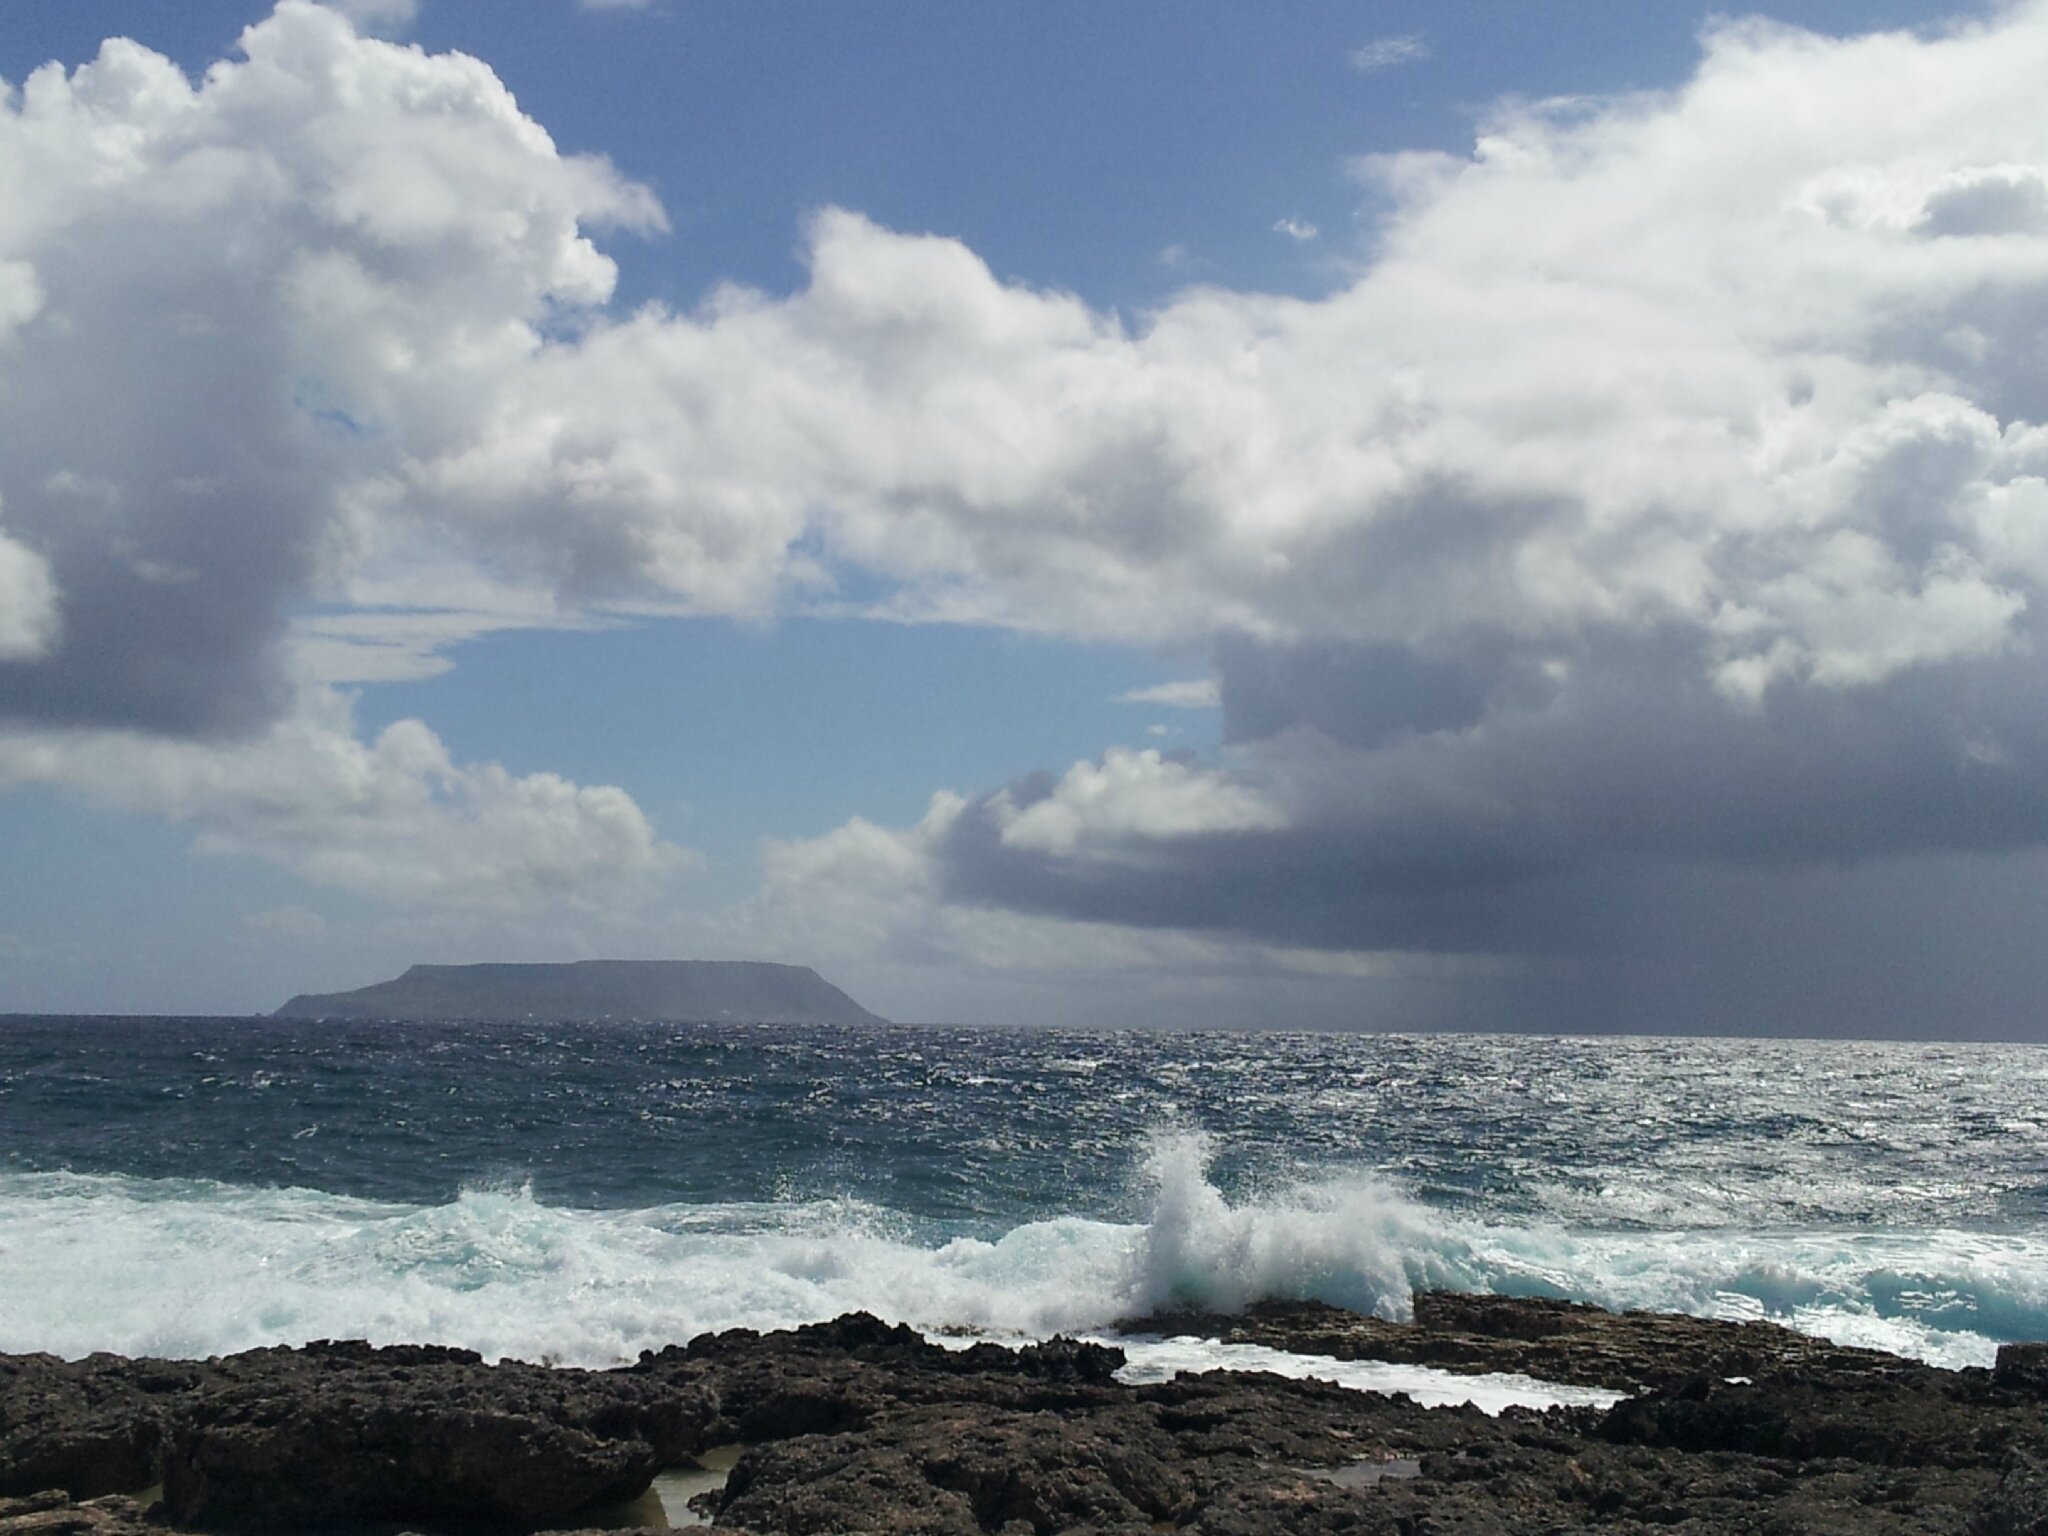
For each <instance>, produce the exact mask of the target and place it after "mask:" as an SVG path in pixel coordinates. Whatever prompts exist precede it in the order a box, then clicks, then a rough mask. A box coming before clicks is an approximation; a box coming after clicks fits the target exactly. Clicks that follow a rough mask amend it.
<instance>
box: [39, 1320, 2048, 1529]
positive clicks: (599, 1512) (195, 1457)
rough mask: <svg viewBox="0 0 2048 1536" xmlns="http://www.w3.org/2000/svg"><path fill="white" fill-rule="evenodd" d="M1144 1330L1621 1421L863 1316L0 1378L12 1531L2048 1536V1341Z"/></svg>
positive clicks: (1559, 1323) (330, 1349) (1682, 1324)
mask: <svg viewBox="0 0 2048 1536" xmlns="http://www.w3.org/2000/svg"><path fill="white" fill-rule="evenodd" d="M1122 1330H1123V1336H1124V1337H1125V1338H1126V1339H1136V1338H1137V1337H1139V1336H1140V1335H1141V1333H1143V1332H1147V1331H1149V1332H1151V1333H1153V1334H1159V1333H1167V1332H1174V1331H1181V1332H1186V1333H1190V1334H1192V1333H1196V1332H1205V1333H1207V1334H1208V1336H1209V1337H1212V1338H1222V1339H1224V1340H1240V1341H1243V1342H1247V1343H1250V1342H1257V1343H1261V1344H1265V1345H1268V1346H1271V1347H1275V1348H1288V1349H1290V1350H1292V1351H1294V1352H1297V1353H1302V1354H1307V1353H1325V1352H1327V1353H1328V1354H1331V1355H1337V1356H1341V1357H1345V1358H1350V1359H1362V1358H1375V1357H1376V1358H1383V1359H1390V1360H1401V1361H1428V1362H1431V1363H1434V1364H1436V1365H1438V1366H1440V1367H1442V1368H1444V1369H1447V1370H1450V1371H1454V1372H1486V1371H1526V1370H1532V1369H1533V1370H1540V1371H1543V1372H1546V1373H1548V1374H1550V1375H1551V1376H1552V1378H1553V1379H1560V1378H1561V1379H1571V1380H1578V1381H1581V1382H1586V1383H1591V1384H1596V1385H1600V1386H1604V1387H1606V1388H1609V1389H1611V1393H1612V1398H1613V1400H1612V1401H1611V1403H1603V1404H1591V1405H1581V1406H1566V1407H1553V1408H1550V1409H1547V1410H1545V1411H1541V1412H1538V1411H1536V1410H1534V1409H1530V1408H1508V1409H1507V1410H1505V1411H1504V1412H1502V1413H1501V1414H1499V1415H1498V1416H1490V1415H1488V1414H1485V1413H1482V1412H1480V1411H1479V1410H1478V1409H1476V1408H1473V1407H1470V1406H1465V1407H1439V1408H1426V1407H1423V1406H1421V1405H1419V1404H1418V1403H1416V1402H1414V1401H1412V1400H1411V1399H1410V1398H1408V1397H1406V1396H1404V1395H1399V1394H1395V1395H1387V1394H1382V1393H1378V1392H1365V1391H1357V1390H1353V1389H1350V1388H1346V1387H1342V1386H1337V1385H1332V1384H1329V1383H1327V1382H1322V1381H1313V1380H1296V1379H1290V1378H1288V1377H1283V1376H1279V1375H1272V1374H1265V1373H1261V1372H1249V1371H1211V1372H1206V1373H1203V1374H1199V1375H1184V1376H1178V1377H1175V1378H1173V1379H1171V1380H1164V1381H1159V1380H1153V1381H1149V1382H1132V1381H1126V1380H1124V1379H1122V1374H1121V1373H1122V1368H1123V1366H1124V1364H1125V1356H1124V1352H1123V1350H1121V1349H1119V1348H1116V1347H1114V1346H1113V1345H1109V1344H1105V1343H1096V1342H1085V1341H1074V1340H1065V1339H1054V1340H1052V1341H1050V1342H1048V1343H1043V1344H1033V1345H1027V1346H1025V1347H1023V1348H1018V1349H1012V1348H1004V1347H1001V1346H998V1345H995V1344H990V1343H981V1344H976V1345H974V1346H972V1347H971V1348H966V1349H959V1348H943V1347H941V1346H939V1345H937V1344H934V1343H932V1342H930V1341H928V1340H926V1339H925V1338H923V1337H921V1336H920V1335H919V1334H917V1333H915V1332H913V1331H912V1330H911V1329H909V1328H905V1327H900V1326H896V1327H892V1326H890V1325H888V1324H885V1323H883V1322H880V1321H878V1320H877V1319H875V1318H873V1317H869V1316H867V1315H865V1314H853V1315H849V1316H846V1317H841V1318H839V1319H838V1320H837V1321H834V1322H829V1323H819V1324H813V1325H810V1326H807V1327H803V1328H798V1329H794V1330H790V1331H784V1332H778V1333H765V1334H764V1333H756V1332H753V1331H752V1330H748V1329H735V1330H732V1331H729V1332H726V1333H720V1334H710V1335H705V1336H703V1337H700V1338H698V1339H695V1340H693V1341H691V1342H690V1343H688V1344H687V1345H671V1346H669V1347H667V1348H665V1349H661V1350H658V1351H647V1352H645V1353H643V1354H642V1355H641V1356H640V1358H639V1360H638V1361H637V1362H635V1363H633V1364H628V1365H622V1366H620V1367H618V1368H616V1369H612V1370H573V1369H558V1368H552V1367H548V1366H542V1365H528V1364H521V1363H517V1362H503V1363H499V1364H487V1363H486V1362H485V1361H484V1360H483V1359H482V1357H480V1356H479V1355H477V1354H474V1353H472V1352H470V1351H467V1350H459V1349H444V1348H436V1347H431V1346H418V1345H401V1346H395V1347H391V1348H385V1349H373V1348H371V1347H370V1346H369V1345H367V1344H361V1343H315V1344H309V1345H306V1346H304V1347H303V1348H297V1349H290V1348H272V1349H258V1350H252V1351H249V1352H247V1353H244V1354H239V1355H230V1356H226V1357H222V1358H216V1359H212V1360H207V1361H174V1360H127V1359H123V1358H121V1357H119V1356H115V1355H94V1356H92V1357H90V1358H88V1359H85V1360H78V1361H65V1360H60V1359H57V1358H56V1357H54V1356H51V1355H16V1356H0V1536H146V1533H150V1532H156V1533H159V1536H160V1533H161V1532H162V1531H164V1530H165V1529H166V1528H167V1527H168V1528H170V1529H174V1530H182V1529H193V1530H215V1531H236V1532H248V1533H255V1532H262V1533H265V1536H275V1533H279V1532H288V1531H296V1530H302V1529H325V1530H329V1531H332V1530H336V1529H354V1530H370V1529H376V1530H382V1531H385V1532H395V1531H400V1530H413V1529H419V1530H449V1531H465V1532H469V1533H471V1536H477V1533H484V1532H504V1533H507V1536H510V1533H513V1532H534V1531H540V1530H558V1531H559V1530H579V1531H580V1530H587V1529H591V1528H595V1527H598V1526H604V1527H607V1528H610V1529H613V1530H618V1529H621V1528H650V1527H651V1528H656V1529H659V1528H664V1527H666V1526H668V1525H670V1524H671V1523H672V1519H671V1517H672V1516H673V1517H674V1522H689V1523H702V1522H703V1521H704V1520H707V1519H708V1520H709V1521H710V1522H711V1523H713V1524H715V1525H716V1526H717V1527H719V1528H721V1529H727V1530H734V1531H741V1532H755V1533H759V1536H768V1533H786V1536H810V1533H823V1532H890V1533H905V1532H910V1533H925V1536H1054V1533H1057V1532H1079V1531H1086V1532H1090V1533H1096V1536H1153V1533H1156V1532H1159V1531H1168V1530H1171V1531H1184V1532H1189V1533H1193V1536H1268V1533H1270V1536H1282V1533H1287V1536H1296V1533H1304V1532H1306V1533H1311V1536H1313V1533H1323V1532H1328V1533H1336V1532H1353V1533H1361V1536H1396V1533H1405V1536H1414V1533H1421V1532H1430V1531H1436V1532H1446V1533H1448V1532H1463V1533H1468V1536H1491V1533H1496V1532H1499V1533H1519V1532H1536V1531H1547V1532H1569V1531H1614V1532H1617V1533H1619V1532H1640V1531H1644V1530H1649V1529H1657V1530H1662V1531H1675V1532H1679V1533H1691V1536H1713V1533H1722V1532H1728V1533H1733V1532H1763V1531H1798V1532H1801V1533H1809V1536H1852V1533H1853V1536H1888V1533H1889V1536H1906V1533H1909V1532H1910V1533H1928V1532H1953V1533H1956V1536H2033V1533H2039V1532H2041V1531H2044V1530H2048V1345H2041V1344H2012V1345H2007V1346H2005V1347H2004V1348H2003V1349H2002V1350H2001V1351H2000V1352H1999V1356H1998V1361H1997V1365H1996V1367H1995V1368H1993V1369H1982V1368H1973V1369H1969V1370H1961V1371H1951V1370H1942V1369H1937V1368H1935V1367H1933V1366H1929V1365H1925V1364H1920V1363H1917V1362H1914V1361H1909V1360H1904V1359H1900V1358H1897V1357H1895V1356H1891V1355H1886V1354H1880V1353H1877V1352H1875V1351H1871V1350H1862V1349H1850V1348H1845V1347H1841V1346H1837V1345H1833V1344H1829V1343H1826V1342H1825V1341H1822V1340H1818V1339H1814V1338H1810V1337H1807V1336H1805V1335H1802V1334H1797V1333H1793V1332H1791V1331H1789V1330H1787V1329H1784V1328H1781V1327H1778V1326H1776V1325H1774V1324H1771V1323H1731V1322H1714V1321H1708V1320H1702V1319H1699V1318H1692V1317H1677V1316H1665V1315H1660V1314H1652V1313H1630V1314H1627V1315H1623V1316H1617V1315H1615V1314H1612V1313H1607V1312H1603V1311H1600V1310H1598V1309H1596V1308H1592V1307H1586V1306H1579V1305H1574V1304H1571V1303H1565V1302H1554V1301H1541V1300H1520V1299H1509V1298H1500V1297H1472V1296H1451V1295H1441V1294H1424V1295H1419V1296H1417V1297H1416V1298H1415V1318H1414V1321H1412V1322H1408V1323H1390V1322H1386V1321H1382V1320H1378V1319H1369V1318H1363V1317H1359V1316H1357V1315H1355V1314H1351V1313H1346V1312H1341V1311H1338V1310H1337V1309H1335V1308H1331V1307H1326V1306H1321V1305H1319V1304H1316V1303H1301V1302H1285V1303H1271V1304H1266V1305H1261V1306H1255V1307H1253V1308H1251V1309H1249V1310H1248V1311H1247V1312H1246V1313H1245V1314H1241V1315H1232V1316H1228V1317H1225V1316H1218V1315H1213V1314H1201V1315H1197V1314H1185V1315H1181V1314H1169V1315H1164V1316H1159V1317H1154V1318H1149V1319H1144V1320H1134V1321H1131V1322H1128V1323H1126V1324H1124V1325H1122ZM1602 1396H1603V1397H1605V1396H1607V1394H1602Z"/></svg>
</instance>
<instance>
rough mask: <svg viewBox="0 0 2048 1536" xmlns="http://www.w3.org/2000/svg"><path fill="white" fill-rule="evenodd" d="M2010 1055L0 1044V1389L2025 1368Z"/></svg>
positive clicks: (2026, 1084) (589, 1037) (527, 1041)
mask: <svg viewBox="0 0 2048 1536" xmlns="http://www.w3.org/2000/svg"><path fill="white" fill-rule="evenodd" d="M2044 1090H2048V1052H2044V1051H2040V1050H2034V1049H2029V1048H2025V1047H1998V1046H1974V1045H1973V1046H1931V1045H1878V1044H1871V1043H1867V1042H1857V1043H1853V1044H1836V1043H1823V1042H1755V1041H1693V1040H1686V1041H1680V1040H1640V1039H1638V1040H1543V1039H1522V1038H1501V1037H1403V1036H1330V1035H1317V1036H1285V1035H1271V1034H1237V1035H1231V1034H1190V1035H1162V1034H1137V1033H1132V1034H1077V1033H1065V1032H1058V1031H1049V1032H989V1031H946V1030H922V1029H886V1030H838V1029H798V1028H782V1027H751V1028H750V1027H734V1026H702V1027H677V1026H670V1025H626V1024H611V1025H547V1026H532V1025H509V1026H498V1027H485V1026H466V1025H465V1026H450V1025H424V1024H409V1025H397V1024H390V1025H307V1024H282V1023H274V1022H267V1021H250V1020H123V1021H83V1020H70V1019H65V1020H35V1019H12V1020H4V1021H0V1296H4V1297H5V1298H6V1304H5V1305H4V1306H0V1349H5V1350H22V1349H33V1348H42V1349H52V1350H56V1351H58V1352H60V1353H66V1354H77V1353H83V1352H85V1351H88V1350H91V1349H96V1348H111V1349H120V1350H124V1351H127V1352H131V1353H134V1352H153V1353H164V1354H208V1353H214V1352H217V1351H221V1350H226V1349H234V1348H241V1347H245V1346H248V1345H252V1344H256V1343H262V1342H274V1341H280V1340H283V1341H296V1340H301V1339H305V1338H313V1337H321V1336H339V1335H363V1336H368V1337H372V1338H376V1339H380V1340H396V1339H434V1340H442V1341H449V1342H458V1343H465V1344H469V1345H471V1346H473V1347H476V1348H480V1349H483V1350H485V1351H486V1352H488V1353H492V1354H512V1355H519V1356H522V1357H526V1358H542V1357H549V1358H558V1359H573V1360H578V1361H589V1362H593V1363H595V1362H604V1361H609V1360H613V1359H617V1358H620V1357H622V1356H628V1355H630V1354H632V1353H633V1352H635V1351H637V1350H638V1349H640V1348H642V1347H645V1346H648V1345H651V1344H659V1343H663V1342H667V1341H669V1340H672V1339H679V1338H685V1337H688V1336H690V1335H691V1334H694V1333H696V1332H699V1331H702V1330H703V1329H705V1328H711V1327H725V1326H731V1325H735V1324H742V1323H744V1324H749V1325H753V1326H779V1325H783V1324H787V1323H792V1322H797V1321H804V1320H808V1319H812V1318H817V1317H824V1316H829V1315H832V1314H834V1313H837V1312H840V1311H844V1310H847V1309H848V1308H852V1307H865V1308H868V1309H869V1310H872V1311H876V1312H879V1313H881V1314H883V1315H885V1316H889V1317H893V1318H901V1319H904V1320H907V1321H910V1322H914V1323H919V1324H923V1325H926V1326H937V1327H949V1328H965V1329H974V1330H980V1331H985V1332H992V1333H997V1334H1013V1333H1014V1334H1022V1333H1045V1332H1049V1331H1052V1330H1054V1329H1069V1330H1073V1329H1100V1328H1104V1327H1107V1326H1109V1325H1110V1324H1112V1323H1113V1322H1114V1321H1115V1320H1116V1319H1117V1318H1119V1317H1123V1316H1128V1315H1130V1314H1132V1313H1134V1312H1137V1311H1141V1310H1145V1309H1147V1308H1150V1307H1154V1306H1157V1305H1160V1304H1163V1303H1168V1302H1175V1301H1194V1302H1202V1303H1205V1304H1221V1305H1231V1304H1235V1303H1237V1302H1240V1301H1243V1300H1245V1299H1248V1298H1251V1297H1255V1296H1259V1295H1291V1296H1316V1297H1321V1298H1323V1299H1326V1300H1330V1301H1335V1302H1339V1303H1343V1304H1346V1305H1350V1306H1357V1307H1364V1308H1369V1309H1375V1310H1378V1311H1381V1312H1384V1313H1388V1314H1395V1315H1398V1314H1399V1313H1400V1312H1401V1310H1402V1309H1403V1308H1404V1307H1405V1305H1406V1303H1407V1298H1408V1296H1409V1295H1410V1293H1411V1291H1412V1289H1414V1288H1417V1287H1421V1286H1428V1285H1452V1286H1458V1287H1462V1288H1473V1289H1479V1288H1484V1289H1493V1290H1500V1291H1509V1292H1519V1293H1534V1294H1545V1295H1568V1296H1575V1297H1581V1298H1584V1299H1588V1300H1593V1301H1598V1302H1602V1303H1605V1304H1607V1305H1612V1306H1621V1305H1630V1306H1657V1307H1667V1308H1676V1309H1681V1310H1686V1311H1693V1312H1702V1313H1711V1314H1716V1315H1727V1316H1763V1315H1768V1316H1774V1317H1778V1318H1780V1319H1782V1320H1785V1321H1788V1322H1791V1323H1793V1324H1794V1325H1795V1326H1800V1327H1805V1328H1808V1329H1811V1330H1814V1331H1818V1332H1824V1333H1828V1334H1830V1335H1832V1336H1835V1337H1839V1338H1844V1339H1850V1340H1854V1341H1857V1342H1867V1343H1874V1344H1879V1345H1882V1346H1884V1347H1889V1348H1894V1349H1900V1350H1904V1351H1907V1352H1911V1353H1917V1354H1920V1355H1923V1356H1925V1357H1927V1358H1930V1359H1935V1360H1938V1361H1941V1362H1944V1363H1952V1364H1954V1363H1967V1362H1977V1361H1983V1360H1986V1359H1988V1358H1989V1355H1990V1352H1991V1350H1992V1348H1993V1347H1994V1345H1995V1342H1996V1341H1997V1340H2000V1339H2005V1338H2014V1337H2048V1098H2044Z"/></svg>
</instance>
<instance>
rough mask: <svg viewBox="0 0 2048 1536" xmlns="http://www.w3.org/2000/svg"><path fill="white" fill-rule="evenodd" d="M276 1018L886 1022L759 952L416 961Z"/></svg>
mask: <svg viewBox="0 0 2048 1536" xmlns="http://www.w3.org/2000/svg"><path fill="white" fill-rule="evenodd" d="M271 1017H272V1018H275V1019H434V1020H470V1021H483V1020H490V1019H661V1020H665V1021H671V1022H675V1023H692V1024H694V1023H716V1022H719V1021H728V1022H731V1023H735V1024H741V1023H744V1024H886V1023H888V1022H889V1021H888V1020H887V1019H885V1018H882V1017H881V1016H880V1015H879V1014H873V1013H870V1012H868V1010H867V1009H865V1008H863V1007H861V1005H860V1004H859V1003H856V1002H855V1001H854V1000H853V999H852V998H850V997H848V996H847V995H846V994H845V993H844V992H842V991H840V990H839V989H838V988H837V987H835V986H833V985H832V984H831V983H830V982H829V981H827V980H825V978H824V977H822V976H820V975H819V974H818V973H817V972H816V971H814V970H812V969H811V968H810V967H809V966H807V965H771V964H769V963H767V962H765V961H759V960H577V961H572V962H570V963H568V964H563V965H416V966H414V967H413V968H412V969H411V970H409V971H407V972H406V973H405V974H404V975H403V976H400V977H398V978H397V979H396V980H393V981H380V982H378V983H377V984H376V985H375V986H369V987H358V988H357V989H356V990H355V991H353V992H326V993H305V994H302V995H301V996H298V997H295V998H293V999H292V1000H291V1001H290V1002H288V1003H286V1004H285V1005H284V1006H283V1007H282V1008H280V1009H278V1010H277V1012H275V1013H274V1014H272V1015H271Z"/></svg>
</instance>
